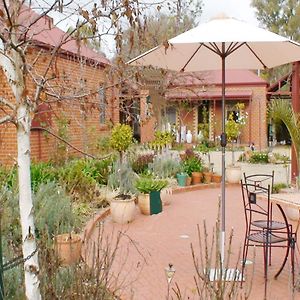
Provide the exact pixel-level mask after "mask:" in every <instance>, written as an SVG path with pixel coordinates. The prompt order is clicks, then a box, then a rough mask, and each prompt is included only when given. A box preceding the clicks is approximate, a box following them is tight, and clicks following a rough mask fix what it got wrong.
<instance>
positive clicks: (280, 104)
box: [268, 99, 300, 169]
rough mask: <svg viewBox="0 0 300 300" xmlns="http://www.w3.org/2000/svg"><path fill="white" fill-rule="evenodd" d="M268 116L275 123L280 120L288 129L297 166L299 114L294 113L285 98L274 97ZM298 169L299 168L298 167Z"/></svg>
mask: <svg viewBox="0 0 300 300" xmlns="http://www.w3.org/2000/svg"><path fill="white" fill-rule="evenodd" d="M268 115H269V118H271V119H273V121H274V122H275V123H277V122H279V121H282V122H283V123H284V124H285V126H286V128H287V129H288V131H289V134H290V136H291V139H292V144H293V146H294V147H295V150H296V151H295V152H296V156H297V163H298V168H299V161H300V124H299V114H297V113H295V112H294V110H293V107H292V105H291V103H290V102H289V101H287V100H282V99H276V100H272V102H271V104H270V106H269V108H268ZM299 169H300V168H299Z"/></svg>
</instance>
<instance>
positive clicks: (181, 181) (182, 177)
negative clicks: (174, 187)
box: [177, 173, 188, 186]
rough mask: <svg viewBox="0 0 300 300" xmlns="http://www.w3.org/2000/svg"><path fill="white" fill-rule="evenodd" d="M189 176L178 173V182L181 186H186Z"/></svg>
mask: <svg viewBox="0 0 300 300" xmlns="http://www.w3.org/2000/svg"><path fill="white" fill-rule="evenodd" d="M187 177H188V176H187V174H185V173H178V174H177V182H178V185H179V186H186V178H187Z"/></svg>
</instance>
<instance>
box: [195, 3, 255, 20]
mask: <svg viewBox="0 0 300 300" xmlns="http://www.w3.org/2000/svg"><path fill="white" fill-rule="evenodd" d="M202 1H203V13H202V15H201V18H200V23H203V22H206V21H209V19H210V18H212V17H214V16H216V15H218V14H221V13H225V14H226V15H227V16H229V17H234V18H236V19H239V20H241V21H246V22H248V23H252V24H254V25H258V21H257V19H256V17H255V11H254V9H253V8H252V7H251V6H250V3H251V0H202Z"/></svg>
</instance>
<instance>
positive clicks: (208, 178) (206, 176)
mask: <svg viewBox="0 0 300 300" xmlns="http://www.w3.org/2000/svg"><path fill="white" fill-rule="evenodd" d="M203 177H204V182H205V183H211V177H212V172H203Z"/></svg>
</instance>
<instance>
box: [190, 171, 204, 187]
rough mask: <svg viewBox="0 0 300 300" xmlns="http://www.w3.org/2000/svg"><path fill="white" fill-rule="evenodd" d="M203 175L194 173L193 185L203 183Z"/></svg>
mask: <svg viewBox="0 0 300 300" xmlns="http://www.w3.org/2000/svg"><path fill="white" fill-rule="evenodd" d="M202 177H203V175H202V173H201V172H192V182H193V184H198V183H201V180H202Z"/></svg>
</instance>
